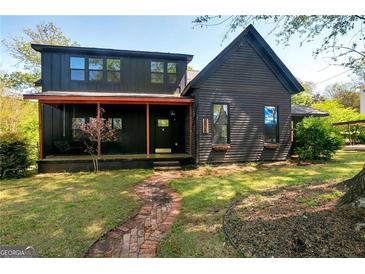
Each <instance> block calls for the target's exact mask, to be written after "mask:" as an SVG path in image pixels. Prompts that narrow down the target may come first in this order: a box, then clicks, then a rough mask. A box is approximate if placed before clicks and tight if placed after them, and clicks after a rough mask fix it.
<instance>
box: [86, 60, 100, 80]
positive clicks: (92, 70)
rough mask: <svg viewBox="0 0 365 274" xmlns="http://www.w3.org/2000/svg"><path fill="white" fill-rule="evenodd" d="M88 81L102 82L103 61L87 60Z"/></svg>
mask: <svg viewBox="0 0 365 274" xmlns="http://www.w3.org/2000/svg"><path fill="white" fill-rule="evenodd" d="M89 80H90V81H101V80H103V59H101V58H89Z"/></svg>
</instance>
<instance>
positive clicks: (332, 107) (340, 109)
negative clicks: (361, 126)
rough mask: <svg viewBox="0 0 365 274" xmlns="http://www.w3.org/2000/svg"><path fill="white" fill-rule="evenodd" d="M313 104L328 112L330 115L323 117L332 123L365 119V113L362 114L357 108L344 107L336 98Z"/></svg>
mask: <svg viewBox="0 0 365 274" xmlns="http://www.w3.org/2000/svg"><path fill="white" fill-rule="evenodd" d="M312 106H313V107H314V108H316V109H319V110H322V111H325V112H328V113H329V117H326V118H323V119H326V120H328V121H329V122H330V123H336V122H346V121H355V120H361V119H365V115H364V114H360V113H359V112H358V111H356V110H355V109H352V108H346V107H344V106H343V105H341V104H340V103H339V102H338V101H337V100H336V99H331V100H326V101H323V102H319V103H314V104H313V105H312Z"/></svg>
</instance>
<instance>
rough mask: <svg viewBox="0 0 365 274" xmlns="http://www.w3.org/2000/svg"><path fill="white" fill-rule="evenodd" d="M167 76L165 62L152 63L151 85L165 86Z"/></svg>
mask: <svg viewBox="0 0 365 274" xmlns="http://www.w3.org/2000/svg"><path fill="white" fill-rule="evenodd" d="M164 74H165V65H164V62H156V61H152V62H151V83H154V84H163V82H164Z"/></svg>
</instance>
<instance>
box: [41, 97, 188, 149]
mask: <svg viewBox="0 0 365 274" xmlns="http://www.w3.org/2000/svg"><path fill="white" fill-rule="evenodd" d="M101 107H102V108H103V109H104V110H105V113H104V115H103V118H122V127H123V129H122V130H121V132H120V133H119V134H118V136H117V141H115V142H102V146H101V151H102V154H128V153H146V106H145V105H117V104H115V105H114V104H113V105H103V104H101ZM63 109H65V112H63ZM186 109H187V107H186V106H155V105H151V106H150V151H151V153H155V148H156V147H155V143H156V140H155V128H156V123H157V118H159V117H160V118H170V127H171V149H172V153H182V152H184V151H185V146H186V142H187V140H186V139H185V132H186V125H185V121H186V119H185V117H186V116H185V115H186V114H185V110H186ZM172 110H173V111H174V112H175V115H174V116H171V112H170V111H172ZM63 115H65V117H63ZM72 117H78V118H88V117H96V105H95V104H81V105H72V104H65V105H63V104H59V105H52V106H51V105H43V151H44V155H45V156H47V155H53V154H62V153H61V152H60V151H59V150H58V149H57V148H56V146H55V145H54V144H55V142H57V141H67V142H68V143H70V144H71V145H73V146H78V147H83V144H82V142H79V141H75V140H73V139H72V128H71V127H72ZM63 121H65V124H63ZM63 126H64V127H65V129H64V130H63ZM80 153H83V149H79V150H77V151H72V152H65V153H64V154H80Z"/></svg>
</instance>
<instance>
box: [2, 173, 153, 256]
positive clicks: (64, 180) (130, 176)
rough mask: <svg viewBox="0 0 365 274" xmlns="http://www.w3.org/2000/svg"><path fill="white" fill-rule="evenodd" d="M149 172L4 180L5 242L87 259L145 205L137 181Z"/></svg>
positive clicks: (3, 219)
mask: <svg viewBox="0 0 365 274" xmlns="http://www.w3.org/2000/svg"><path fill="white" fill-rule="evenodd" d="M151 173H152V171H147V170H119V171H110V172H100V173H98V174H94V173H74V174H69V173H60V174H38V175H34V176H31V177H27V178H22V179H13V180H3V181H0V200H1V204H0V244H3V245H4V244H6V245H32V246H34V247H35V248H36V250H37V251H38V254H39V255H40V256H42V257H82V256H83V255H84V253H85V252H86V251H87V249H88V248H89V246H90V245H91V244H92V243H93V242H94V241H95V240H96V239H98V238H99V237H100V236H101V235H102V234H103V233H104V232H106V231H108V230H109V229H111V228H113V227H115V226H116V225H117V224H119V223H121V222H122V221H123V220H125V219H126V218H127V217H128V216H130V215H132V214H133V212H134V211H136V210H137V208H138V207H139V201H138V198H137V197H136V195H135V193H134V191H133V185H134V184H136V183H137V182H139V181H141V180H143V179H144V178H146V177H147V176H149V175H150V174H151Z"/></svg>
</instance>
